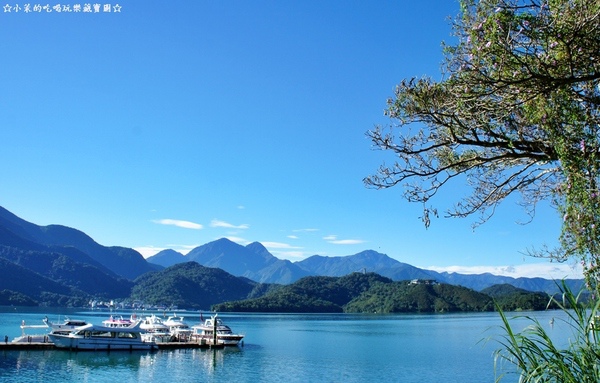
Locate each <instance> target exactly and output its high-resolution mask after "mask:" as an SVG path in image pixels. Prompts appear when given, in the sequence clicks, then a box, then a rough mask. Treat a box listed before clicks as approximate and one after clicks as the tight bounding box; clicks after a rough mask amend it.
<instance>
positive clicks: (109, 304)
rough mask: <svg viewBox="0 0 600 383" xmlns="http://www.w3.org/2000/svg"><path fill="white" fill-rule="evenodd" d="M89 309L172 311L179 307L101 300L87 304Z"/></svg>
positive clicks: (141, 302)
mask: <svg viewBox="0 0 600 383" xmlns="http://www.w3.org/2000/svg"><path fill="white" fill-rule="evenodd" d="M89 307H90V308H91V309H92V310H149V311H173V310H178V309H179V307H178V306H177V305H165V304H160V305H150V304H147V303H144V302H143V301H128V300H124V301H117V300H110V301H101V300H91V301H90V302H89Z"/></svg>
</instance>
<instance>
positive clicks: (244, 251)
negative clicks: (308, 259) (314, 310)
mask: <svg viewBox="0 0 600 383" xmlns="http://www.w3.org/2000/svg"><path fill="white" fill-rule="evenodd" d="M185 258H186V260H187V261H188V262H189V261H194V262H198V263H199V264H201V265H203V266H206V267H216V268H220V269H223V270H225V271H227V272H228V273H230V274H233V275H236V276H243V277H246V278H249V279H252V280H253V281H256V282H260V283H291V282H294V281H296V280H298V279H299V278H302V277H304V276H307V275H309V273H308V272H307V271H305V270H303V269H301V268H300V267H298V266H297V265H295V264H294V263H292V262H290V261H287V260H281V259H278V258H276V257H275V256H273V255H272V254H271V253H269V251H268V250H267V249H266V248H265V247H264V246H263V245H262V244H260V243H258V242H254V243H251V244H249V245H247V246H242V245H239V244H237V243H235V242H232V241H230V240H229V239H227V238H221V239H218V240H216V241H213V242H209V243H207V244H205V245H202V246H199V247H196V248H195V249H193V250H192V251H190V252H189V253H188V254H187V255H186V257H185Z"/></svg>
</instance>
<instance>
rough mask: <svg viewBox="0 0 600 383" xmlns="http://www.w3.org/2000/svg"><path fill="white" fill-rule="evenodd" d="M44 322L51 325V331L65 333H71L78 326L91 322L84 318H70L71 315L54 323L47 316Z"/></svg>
mask: <svg viewBox="0 0 600 383" xmlns="http://www.w3.org/2000/svg"><path fill="white" fill-rule="evenodd" d="M44 323H46V324H47V325H48V326H49V327H50V333H63V334H66V333H69V332H71V331H73V330H75V329H76V328H78V327H82V326H85V325H87V324H89V322H86V321H84V320H79V319H70V318H69V317H66V318H65V320H64V321H63V322H61V323H52V322H50V321H49V320H48V317H45V318H44Z"/></svg>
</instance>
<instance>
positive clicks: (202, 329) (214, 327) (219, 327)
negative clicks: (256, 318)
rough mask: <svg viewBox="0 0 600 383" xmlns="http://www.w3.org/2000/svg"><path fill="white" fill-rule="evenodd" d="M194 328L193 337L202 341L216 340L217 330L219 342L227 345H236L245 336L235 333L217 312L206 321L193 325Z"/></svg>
mask: <svg viewBox="0 0 600 383" xmlns="http://www.w3.org/2000/svg"><path fill="white" fill-rule="evenodd" d="M192 330H193V333H192V339H193V340H195V341H200V342H201V341H203V340H204V341H207V342H214V339H215V331H216V339H217V344H223V345H225V346H236V345H237V344H238V343H239V342H240V341H241V340H242V339H243V338H244V335H243V334H235V333H234V332H233V331H232V330H231V328H230V327H229V326H227V325H226V324H224V323H223V321H222V320H221V318H218V317H217V314H215V315H214V316H211V317H210V318H209V319H206V320H205V321H204V323H200V324H199V325H195V326H192Z"/></svg>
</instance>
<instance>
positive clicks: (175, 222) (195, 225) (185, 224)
mask: <svg viewBox="0 0 600 383" xmlns="http://www.w3.org/2000/svg"><path fill="white" fill-rule="evenodd" d="M152 222H154V223H158V224H159V225H172V226H177V227H183V228H185V229H194V230H200V229H202V228H203V226H202V225H201V224H199V223H195V222H190V221H182V220H179V219H155V220H153V221H152Z"/></svg>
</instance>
